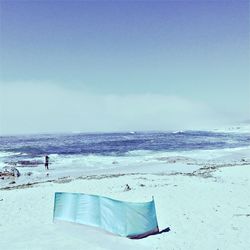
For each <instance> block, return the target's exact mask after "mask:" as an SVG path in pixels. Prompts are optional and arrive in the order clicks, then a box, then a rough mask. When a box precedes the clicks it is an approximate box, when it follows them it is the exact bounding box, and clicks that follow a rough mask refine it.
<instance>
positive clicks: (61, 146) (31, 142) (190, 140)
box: [0, 131, 250, 176]
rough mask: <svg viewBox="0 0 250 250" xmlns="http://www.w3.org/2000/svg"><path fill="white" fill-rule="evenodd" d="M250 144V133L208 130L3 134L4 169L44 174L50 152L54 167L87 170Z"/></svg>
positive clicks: (1, 154) (0, 163)
mask: <svg viewBox="0 0 250 250" xmlns="http://www.w3.org/2000/svg"><path fill="white" fill-rule="evenodd" d="M249 146H250V134H248V133H244V134H241V133H225V132H223V133H222V132H220V133H219V132H209V131H177V132H127V133H77V134H75V133H71V134H40V135H22V136H2V137H0V170H1V168H2V167H4V166H15V167H17V168H18V169H19V171H20V172H21V173H23V174H25V173H28V172H32V174H33V175H34V176H39V175H41V176H43V175H44V172H45V169H44V165H43V163H44V157H45V155H48V156H49V157H50V165H49V168H50V171H51V172H54V173H57V175H59V174H60V173H61V174H62V173H64V174H65V173H67V172H68V173H69V172H71V174H72V172H75V173H78V174H82V173H85V172H87V171H90V170H101V169H112V168H120V167H123V168H126V167H133V166H134V167H136V166H138V165H152V166H153V165H154V166H156V165H157V162H158V163H159V164H160V163H162V161H163V160H164V159H165V160H166V159H167V158H166V157H170V156H180V155H181V156H190V154H191V153H192V155H194V154H195V153H197V152H198V153H197V155H199V157H202V154H203V155H204V156H206V157H209V154H210V156H211V154H213V153H212V152H215V151H216V152H218V150H231V151H232V150H234V149H237V148H243V147H249ZM202 152H203V153H202ZM204 152H205V153H204ZM209 152H210V153H209ZM51 172H50V173H51Z"/></svg>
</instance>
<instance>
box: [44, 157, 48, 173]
mask: <svg viewBox="0 0 250 250" xmlns="http://www.w3.org/2000/svg"><path fill="white" fill-rule="evenodd" d="M44 166H45V169H47V170H49V157H48V156H47V155H46V156H45V163H44Z"/></svg>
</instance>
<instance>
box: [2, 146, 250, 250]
mask: <svg viewBox="0 0 250 250" xmlns="http://www.w3.org/2000/svg"><path fill="white" fill-rule="evenodd" d="M203 154H206V151H204V152H203ZM207 154H208V155H209V154H210V155H213V152H212V151H207ZM215 155H216V154H215ZM200 156H201V155H200ZM200 158H201V157H200ZM222 159H223V162H224V164H221V162H222ZM249 159H250V157H249V150H248V149H237V150H233V151H232V152H231V153H230V154H229V153H227V154H224V156H221V157H219V158H216V159H214V160H213V159H210V160H211V161H210V162H211V163H210V164H205V165H203V164H197V166H196V169H198V170H194V169H193V167H194V166H190V165H188V164H186V163H185V161H183V162H178V161H177V162H176V163H173V162H171V163H169V162H168V163H165V165H162V166H161V167H160V168H157V169H154V171H152V168H148V167H146V168H144V169H133V171H132V170H130V171H128V170H127V171H123V170H122V169H121V170H119V171H118V170H117V171H116V172H113V173H112V172H110V173H106V174H103V173H101V172H100V173H99V174H98V173H95V175H88V176H87V175H86V176H82V177H81V178H75V179H73V178H71V177H69V178H61V179H57V180H55V181H52V182H45V183H38V184H34V185H19V186H17V187H10V186H11V185H9V186H7V188H5V189H1V191H0V214H1V221H0V235H1V241H0V249H5V250H7V249H10V250H13V249H27V250H33V249H67V250H69V249H90V250H94V249H95V250H96V249H155V250H156V249H162V250H163V249H164V250H165V249H192V250H194V249H209V250H211V249H220V250H222V249H225V250H230V249H232V250H234V249H235V250H238V249H241V250H243V249H246V250H247V249H250V238H249V232H250V191H249V190H250V163H249ZM216 162H217V163H216ZM164 166H165V170H166V171H165V170H164ZM183 166H185V168H186V169H188V168H189V167H190V169H189V171H180V169H184V168H183ZM173 168H176V169H177V170H178V169H179V170H178V171H175V172H174V171H169V169H173ZM126 184H129V186H130V187H131V190H130V191H124V187H125V185H126ZM57 191H65V192H82V193H87V194H97V195H103V196H107V197H111V198H114V199H120V200H124V201H132V202H133V201H134V202H143V201H148V200H151V197H152V196H154V199H155V203H156V212H157V218H158V223H159V229H160V230H164V229H166V228H168V227H169V228H170V231H169V232H163V233H161V234H157V235H153V236H149V237H147V238H144V239H141V240H131V239H127V238H122V237H119V236H114V235H110V234H108V233H106V232H102V231H100V230H97V229H95V228H91V227H86V226H81V225H73V224H67V223H53V221H52V216H53V199H54V193H55V192H57Z"/></svg>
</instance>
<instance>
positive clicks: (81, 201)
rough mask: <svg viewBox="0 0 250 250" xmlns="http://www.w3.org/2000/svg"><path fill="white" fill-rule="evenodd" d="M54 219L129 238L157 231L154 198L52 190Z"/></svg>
mask: <svg viewBox="0 0 250 250" xmlns="http://www.w3.org/2000/svg"><path fill="white" fill-rule="evenodd" d="M54 220H64V221H69V222H75V223H80V224H84V225H89V226H94V227H99V228H102V229H104V230H106V231H108V232H111V233H114V234H118V235H121V236H127V237H129V238H141V237H145V236H147V235H150V234H153V233H157V232H158V231H159V229H158V223H157V218H156V212H155V204H154V200H152V201H150V202H144V203H134V202H123V201H118V200H113V199H110V198H107V197H102V196H97V195H88V194H81V193H59V192H58V193H55V201H54Z"/></svg>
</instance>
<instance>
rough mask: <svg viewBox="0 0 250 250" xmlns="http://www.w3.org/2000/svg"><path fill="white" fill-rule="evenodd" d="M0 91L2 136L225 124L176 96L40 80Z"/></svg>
mask: <svg viewBox="0 0 250 250" xmlns="http://www.w3.org/2000/svg"><path fill="white" fill-rule="evenodd" d="M0 88H1V96H0V98H1V100H0V106H1V109H0V119H1V122H0V133H1V134H18V133H44V132H72V131H81V132H110V131H134V130H135V131H147V130H179V129H197V128H198V129H202V128H208V127H215V126H218V125H219V124H225V123H227V122H229V121H230V119H229V118H228V114H227V115H225V114H223V112H221V111H218V110H216V109H215V108H212V107H211V106H209V105H208V104H206V103H202V102H198V101H195V100H190V99H187V98H184V97H180V96H168V95H161V94H131V95H115V94H110V95H107V94H95V93H89V92H84V91H76V90H67V89H64V88H61V87H58V86H56V85H53V84H51V83H39V82H36V83H34V82H30V83H18V84H17V83H16V84H13V83H12V84H5V85H4V84H1V85H0Z"/></svg>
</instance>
